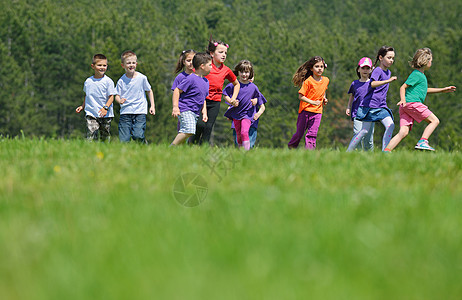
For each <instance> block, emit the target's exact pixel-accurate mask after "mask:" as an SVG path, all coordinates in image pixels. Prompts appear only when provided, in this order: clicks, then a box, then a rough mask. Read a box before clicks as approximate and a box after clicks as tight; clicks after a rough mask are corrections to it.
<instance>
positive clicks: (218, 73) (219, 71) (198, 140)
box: [190, 39, 240, 144]
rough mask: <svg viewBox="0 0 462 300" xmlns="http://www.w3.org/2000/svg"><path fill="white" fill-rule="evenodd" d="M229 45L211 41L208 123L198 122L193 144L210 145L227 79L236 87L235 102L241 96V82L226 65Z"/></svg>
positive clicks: (209, 47) (207, 101)
mask: <svg viewBox="0 0 462 300" xmlns="http://www.w3.org/2000/svg"><path fill="white" fill-rule="evenodd" d="M228 48H229V45H228V44H225V43H223V42H222V41H216V40H212V39H210V40H209V45H208V47H207V52H208V53H209V54H210V55H211V56H212V58H213V60H212V61H213V63H212V71H211V72H210V74H209V75H207V76H206V78H207V79H208V81H209V84H210V90H209V95H208V96H207V100H206V104H207V113H208V121H207V123H205V122H202V121H201V120H199V121H198V122H197V130H196V134H195V135H194V136H193V137H192V138H191V140H190V141H191V142H192V143H194V144H202V143H204V142H206V143H208V144H210V136H211V134H212V129H213V125H214V124H215V120H216V118H217V116H218V113H219V112H220V103H221V97H222V94H223V84H224V82H225V79H227V80H228V81H229V82H231V83H232V84H233V85H234V90H233V97H232V99H233V102H234V100H236V97H237V95H238V94H239V88H240V86H239V81H238V80H237V78H236V75H234V73H233V71H231V69H230V68H228V67H227V66H225V65H224V62H225V60H226V55H227V53H228Z"/></svg>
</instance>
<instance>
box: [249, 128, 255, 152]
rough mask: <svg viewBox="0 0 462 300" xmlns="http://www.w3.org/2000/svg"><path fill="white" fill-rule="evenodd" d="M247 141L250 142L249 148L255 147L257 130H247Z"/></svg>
mask: <svg viewBox="0 0 462 300" xmlns="http://www.w3.org/2000/svg"><path fill="white" fill-rule="evenodd" d="M249 140H250V148H253V147H255V142H256V141H257V128H255V127H252V126H251V127H250V129H249Z"/></svg>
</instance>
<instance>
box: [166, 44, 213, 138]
mask: <svg viewBox="0 0 462 300" xmlns="http://www.w3.org/2000/svg"><path fill="white" fill-rule="evenodd" d="M193 66H194V69H195V72H194V73H193V74H191V75H189V76H187V77H186V78H185V79H184V80H183V81H182V82H180V83H179V84H178V86H177V87H176V88H175V90H174V91H173V97H172V103H173V109H172V116H173V117H175V118H178V119H179V121H180V129H179V130H178V135H177V136H176V137H175V139H174V140H173V142H172V144H171V145H172V146H176V145H180V144H182V143H184V142H185V141H186V140H187V139H188V138H189V137H190V136H192V135H193V134H194V133H195V132H196V123H197V119H198V118H199V113H200V112H201V111H202V120H203V121H204V122H207V106H206V105H205V98H206V97H207V95H208V94H209V82H208V80H207V79H206V78H205V77H204V76H206V75H207V74H209V73H210V70H211V69H212V57H211V56H210V55H209V54H208V53H197V54H196V55H195V56H194V58H193Z"/></svg>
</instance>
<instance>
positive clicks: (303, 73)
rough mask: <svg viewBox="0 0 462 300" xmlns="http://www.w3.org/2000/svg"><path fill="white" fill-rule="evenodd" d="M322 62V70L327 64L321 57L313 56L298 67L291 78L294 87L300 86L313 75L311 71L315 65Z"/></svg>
mask: <svg viewBox="0 0 462 300" xmlns="http://www.w3.org/2000/svg"><path fill="white" fill-rule="evenodd" d="M320 61H322V62H323V64H324V68H327V64H326V62H325V61H324V58H322V57H321V56H313V57H312V58H310V59H309V60H307V61H306V62H304V63H303V64H302V65H301V66H300V67H298V69H297V72H295V74H294V76H293V77H292V82H293V83H294V85H295V86H302V85H303V82H304V81H305V80H306V79H307V78H308V77H310V76H311V75H313V71H311V69H312V68H313V66H314V65H315V64H317V63H318V62H320Z"/></svg>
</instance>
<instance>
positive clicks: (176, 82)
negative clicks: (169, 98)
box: [172, 71, 189, 91]
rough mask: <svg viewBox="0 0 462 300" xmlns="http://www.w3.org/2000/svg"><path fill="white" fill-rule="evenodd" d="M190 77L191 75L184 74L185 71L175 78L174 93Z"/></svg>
mask: <svg viewBox="0 0 462 300" xmlns="http://www.w3.org/2000/svg"><path fill="white" fill-rule="evenodd" d="M188 76H189V74H188V73H186V72H184V71H183V72H181V73H180V74H178V75H177V76H176V77H175V80H173V84H172V91H174V90H175V89H176V87H177V86H178V85H179V84H180V82H182V81H183V80H184V79H185V78H186V77H188Z"/></svg>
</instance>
